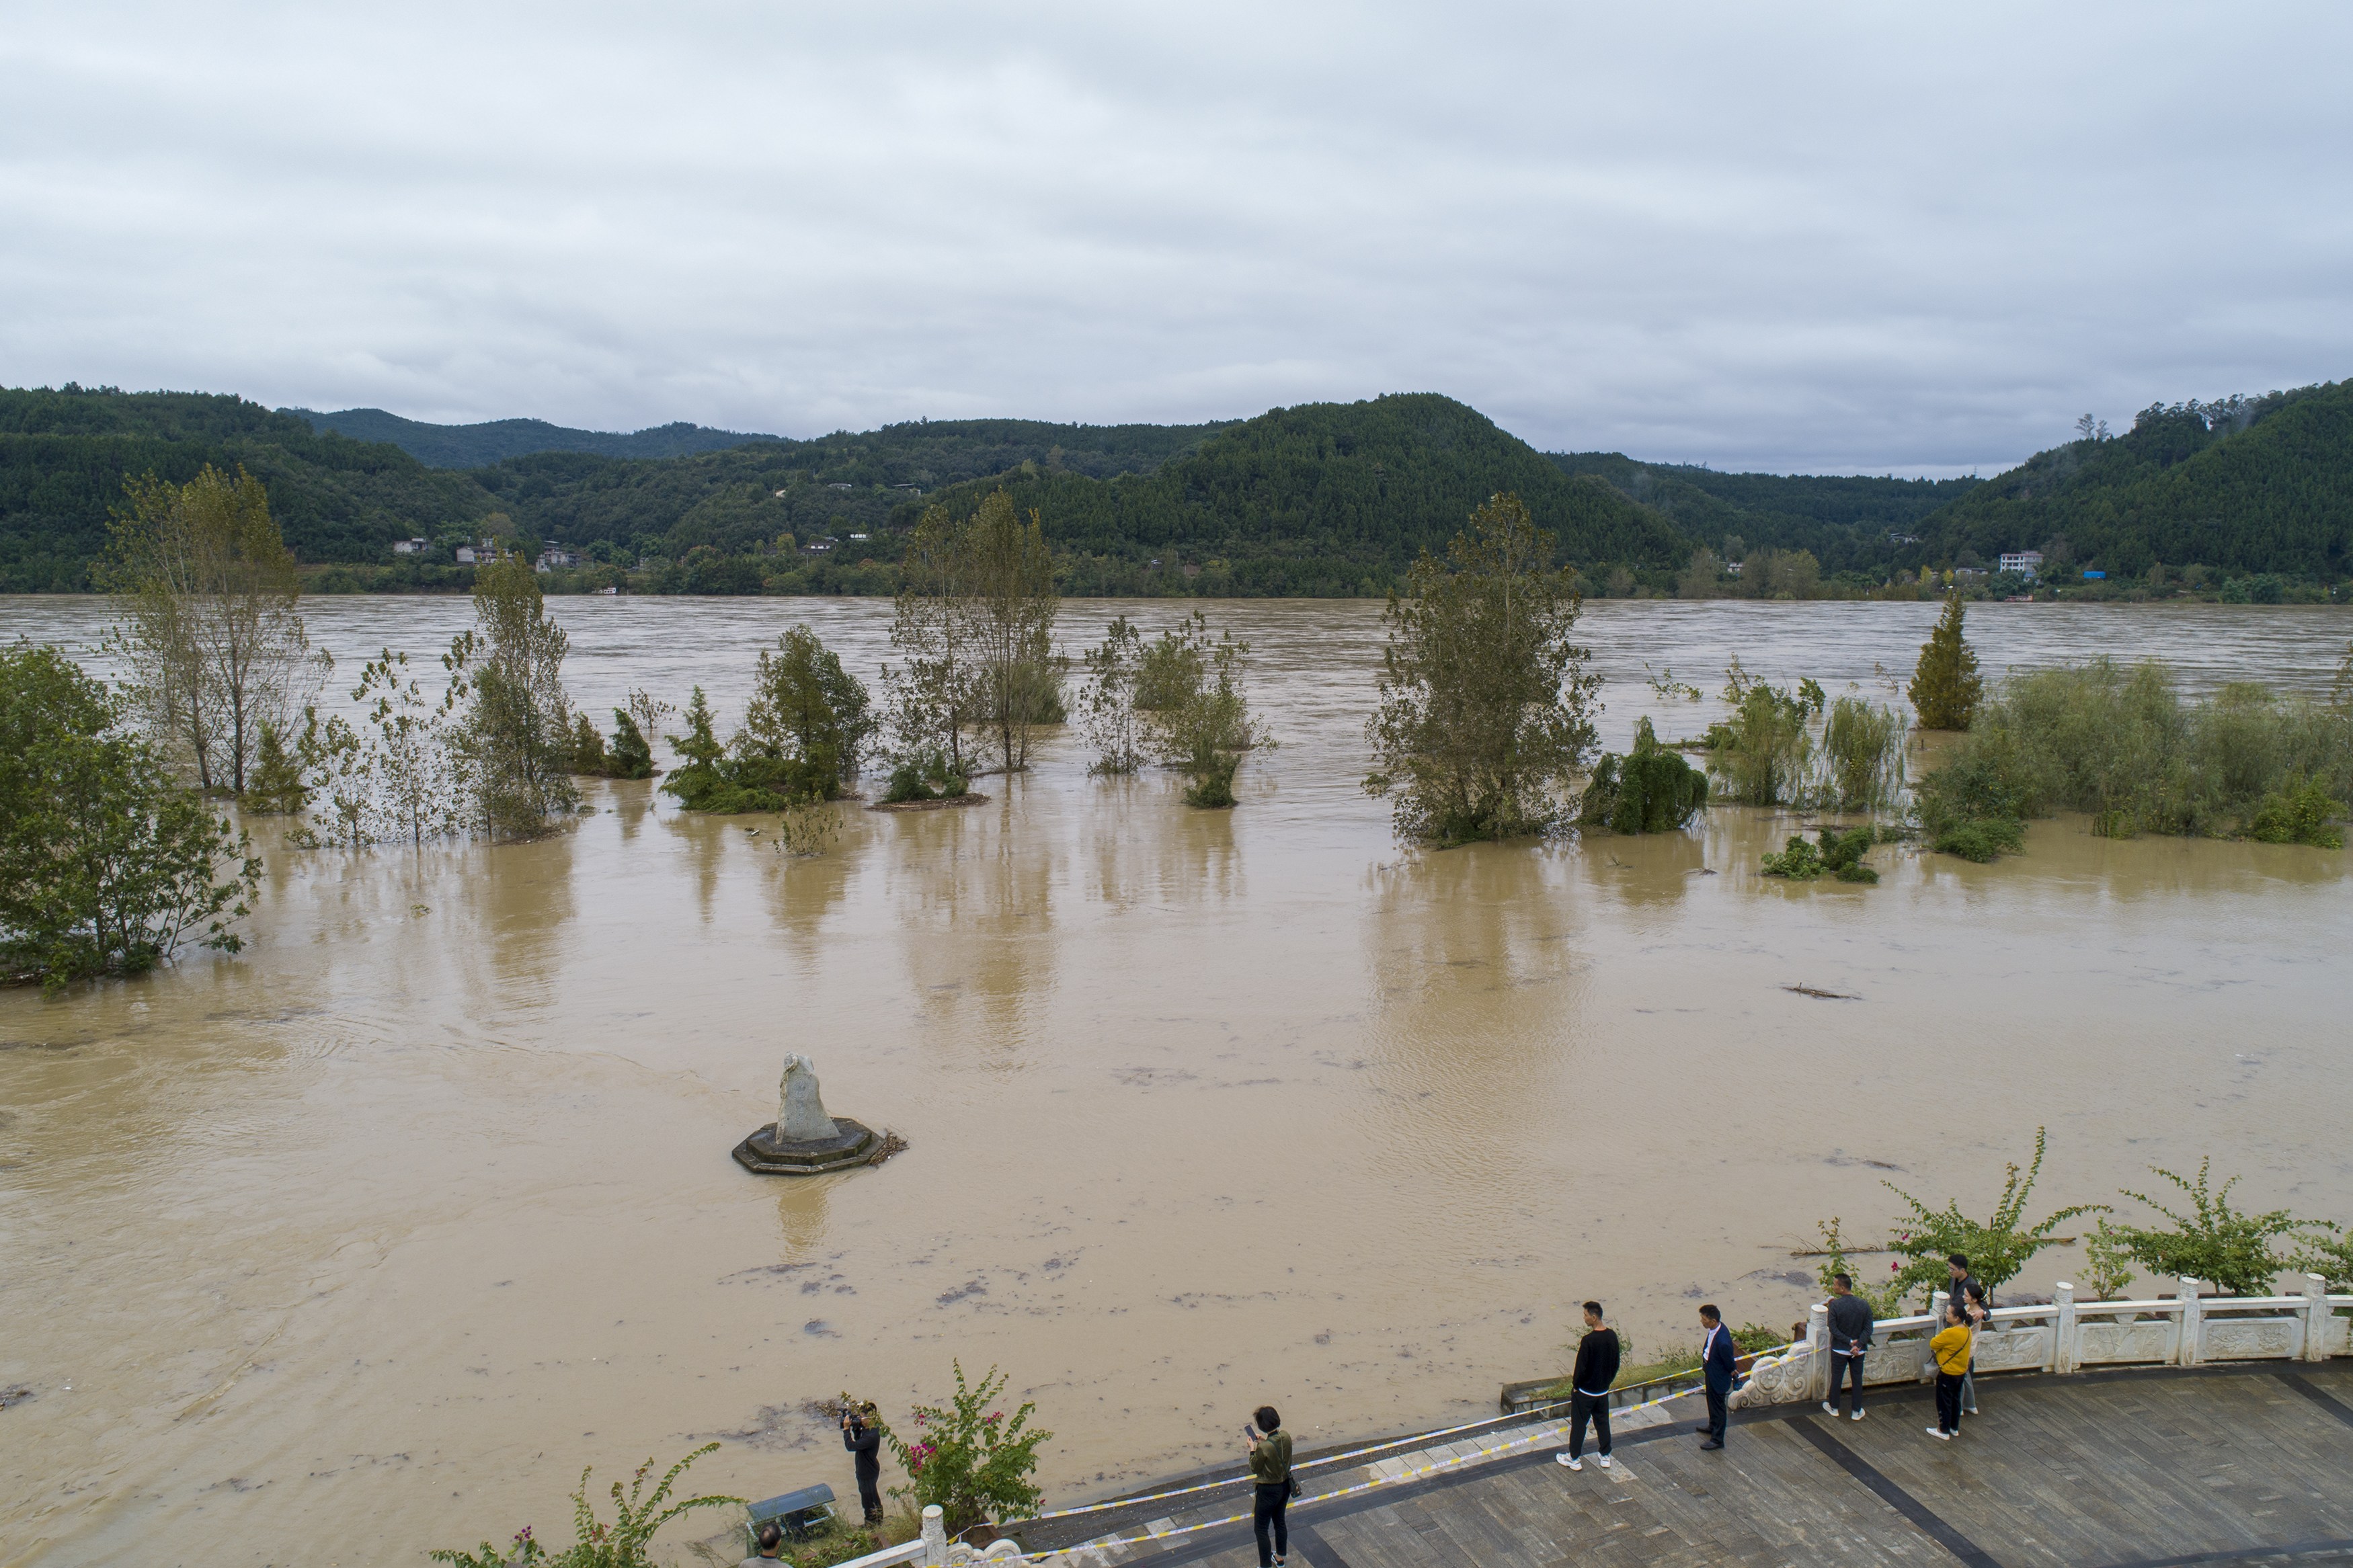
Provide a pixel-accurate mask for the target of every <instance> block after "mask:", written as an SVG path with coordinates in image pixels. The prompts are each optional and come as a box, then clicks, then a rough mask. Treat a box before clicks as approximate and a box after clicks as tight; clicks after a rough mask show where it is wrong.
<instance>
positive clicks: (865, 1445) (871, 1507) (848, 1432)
mask: <svg viewBox="0 0 2353 1568" xmlns="http://www.w3.org/2000/svg"><path fill="white" fill-rule="evenodd" d="M876 1414H877V1412H876V1410H875V1408H874V1406H873V1405H871V1404H867V1405H849V1404H845V1405H843V1407H842V1412H841V1446H842V1447H845V1448H847V1449H849V1451H850V1452H851V1453H852V1454H854V1455H856V1456H857V1457H858V1506H859V1507H860V1509H862V1510H865V1513H866V1522H867V1523H868V1524H870V1525H872V1524H880V1523H881V1522H882V1457H881V1452H880V1450H881V1447H882V1432H881V1423H880V1422H876V1421H871V1420H870V1419H868V1418H869V1417H870V1416H872V1415H876Z"/></svg>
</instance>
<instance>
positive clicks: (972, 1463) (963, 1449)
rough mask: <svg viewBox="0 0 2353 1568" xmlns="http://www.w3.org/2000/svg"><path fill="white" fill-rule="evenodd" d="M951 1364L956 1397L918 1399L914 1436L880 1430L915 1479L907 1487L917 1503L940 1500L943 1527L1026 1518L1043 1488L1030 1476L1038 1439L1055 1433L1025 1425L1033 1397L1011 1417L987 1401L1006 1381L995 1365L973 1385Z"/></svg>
mask: <svg viewBox="0 0 2353 1568" xmlns="http://www.w3.org/2000/svg"><path fill="white" fill-rule="evenodd" d="M955 1381H956V1390H955V1398H954V1399H953V1400H951V1401H950V1402H949V1403H948V1404H947V1405H945V1406H940V1405H917V1406H915V1427H916V1436H915V1440H914V1441H913V1442H912V1443H910V1442H908V1441H906V1440H905V1439H904V1438H902V1437H901V1436H899V1434H897V1433H896V1432H893V1431H892V1430H890V1429H889V1428H888V1427H885V1428H884V1429H883V1433H882V1436H883V1438H884V1440H885V1441H887V1442H888V1443H889V1444H890V1445H891V1449H892V1452H893V1453H895V1454H897V1455H898V1456H899V1462H900V1463H901V1464H902V1465H904V1466H905V1467H906V1468H907V1476H908V1479H909V1480H910V1481H911V1482H912V1483H913V1484H912V1486H911V1487H909V1488H908V1489H907V1490H909V1491H912V1492H913V1495H914V1500H915V1506H916V1507H918V1508H923V1507H927V1506H929V1505H930V1504H933V1503H937V1504H939V1506H940V1513H941V1515H942V1517H943V1519H944V1522H945V1524H946V1525H947V1529H948V1533H949V1534H951V1535H961V1534H962V1533H963V1532H964V1531H967V1530H969V1529H971V1528H972V1527H973V1526H974V1525H976V1524H981V1523H986V1522H989V1521H1003V1520H1008V1519H1018V1518H1023V1517H1026V1516H1027V1515H1028V1514H1029V1513H1030V1512H1031V1511H1032V1510H1035V1509H1036V1508H1037V1506H1038V1500H1039V1497H1040V1496H1041V1495H1042V1494H1041V1493H1040V1492H1039V1489H1037V1488H1036V1487H1035V1486H1032V1485H1031V1484H1030V1482H1029V1477H1030V1474H1031V1472H1033V1471H1035V1470H1036V1469H1037V1468H1038V1445H1039V1444H1040V1443H1043V1442H1045V1441H1046V1440H1047V1439H1048V1438H1050V1437H1051V1436H1053V1434H1052V1433H1051V1432H1046V1431H1033V1430H1031V1429H1030V1427H1029V1416H1030V1413H1031V1412H1033V1411H1035V1410H1036V1409H1037V1408H1038V1406H1037V1405H1035V1404H1034V1403H1030V1402H1024V1403H1023V1405H1021V1407H1020V1408H1019V1409H1018V1410H1016V1411H1015V1412H1014V1413H1013V1415H1012V1417H1011V1418H1010V1419H1009V1420H1008V1418H1007V1417H1006V1415H1005V1412H1004V1411H1003V1410H1001V1409H992V1408H991V1406H992V1405H995V1404H996V1403H997V1397H998V1395H1000V1394H1003V1393H1004V1392H1005V1385H1006V1381H1007V1380H1006V1379H1005V1377H1004V1376H1003V1375H1001V1374H1000V1373H998V1372H997V1369H996V1368H995V1367H993V1366H992V1367H990V1368H989V1369H988V1375H987V1376H986V1377H984V1378H982V1379H981V1380H980V1381H979V1382H978V1383H977V1384H975V1383H970V1382H967V1381H966V1379H965V1373H964V1363H962V1362H957V1363H955Z"/></svg>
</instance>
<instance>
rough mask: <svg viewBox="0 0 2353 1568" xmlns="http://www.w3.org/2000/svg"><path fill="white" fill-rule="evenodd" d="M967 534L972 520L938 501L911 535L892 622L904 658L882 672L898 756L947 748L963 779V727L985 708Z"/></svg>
mask: <svg viewBox="0 0 2353 1568" xmlns="http://www.w3.org/2000/svg"><path fill="white" fill-rule="evenodd" d="M1008 504H1009V503H1008ZM968 531H969V526H968V524H966V523H961V522H958V521H955V519H953V518H951V517H949V515H948V509H947V508H945V507H944V506H939V505H936V504H934V505H933V506H930V507H926V508H925V509H924V510H923V516H922V518H920V519H919V520H918V521H916V523H915V527H914V530H913V532H911V533H910V534H909V535H908V536H907V551H906V554H905V555H904V557H903V558H902V560H901V561H900V563H899V595H898V598H897V600H896V601H895V603H894V605H893V608H892V619H891V646H892V647H893V648H895V649H897V650H898V652H899V655H900V657H901V658H902V660H903V662H902V664H901V665H900V666H899V668H896V669H889V668H886V669H885V670H884V671H883V679H884V680H885V681H886V682H887V683H888V685H889V688H890V697H889V705H890V716H891V728H892V742H893V743H894V751H895V752H896V753H897V754H898V755H900V756H901V757H902V758H905V757H910V756H914V755H918V754H920V753H923V752H928V751H938V752H944V754H945V755H946V757H947V760H948V765H949V767H950V769H951V770H953V771H954V772H955V773H956V774H958V775H959V776H962V775H963V774H965V773H967V772H968V771H969V765H968V763H967V762H966V757H965V749H966V748H965V731H967V730H968V729H970V728H971V727H972V725H973V723H974V721H975V720H976V717H977V715H978V713H979V711H980V709H981V706H982V703H981V699H980V682H979V677H978V674H977V672H976V669H975V668H974V662H973V658H974V656H973V650H972V648H971V647H970V641H971V637H972V635H973V627H972V626H971V615H970V612H969V609H968V606H967V604H966V601H967V600H968V599H969V598H970V596H971V575H972V565H973V563H972V559H971V554H970V552H969V550H968V548H967V544H966V535H967V533H968Z"/></svg>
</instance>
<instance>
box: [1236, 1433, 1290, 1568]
mask: <svg viewBox="0 0 2353 1568" xmlns="http://www.w3.org/2000/svg"><path fill="white" fill-rule="evenodd" d="M1242 1442H1243V1443H1244V1444H1245V1445H1246V1446H1247V1447H1248V1448H1249V1450H1250V1479H1251V1480H1252V1481H1254V1482H1256V1483H1257V1485H1256V1487H1255V1488H1254V1489H1253V1490H1254V1493H1255V1496H1254V1497H1253V1498H1252V1500H1251V1503H1250V1533H1251V1534H1253V1535H1255V1536H1257V1537H1258V1564H1259V1568H1278V1564H1280V1563H1282V1561H1283V1559H1284V1558H1285V1557H1287V1556H1288V1555H1289V1554H1290V1552H1291V1527H1290V1525H1289V1524H1288V1523H1287V1522H1286V1521H1284V1519H1283V1514H1284V1512H1285V1510H1288V1509H1289V1508H1290V1507H1291V1498H1292V1494H1293V1493H1294V1492H1296V1491H1297V1490H1298V1489H1299V1483H1298V1482H1297V1481H1296V1480H1293V1479H1292V1475H1291V1434H1290V1433H1288V1432H1286V1431H1284V1430H1283V1429H1282V1416H1281V1415H1277V1414H1275V1409H1274V1406H1273V1405H1260V1406H1259V1407H1258V1409H1257V1411H1256V1412H1255V1414H1254V1418H1253V1420H1252V1422H1251V1424H1250V1426H1244V1427H1243V1428H1242ZM1270 1530H1271V1531H1272V1534H1273V1536H1274V1542H1273V1545H1272V1546H1271V1547H1270V1546H1269V1545H1268V1544H1267V1536H1268V1533H1269V1531H1270Z"/></svg>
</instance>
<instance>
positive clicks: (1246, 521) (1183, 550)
mask: <svg viewBox="0 0 2353 1568" xmlns="http://www.w3.org/2000/svg"><path fill="white" fill-rule="evenodd" d="M999 485H1003V486H1005V487H1006V488H1007V489H1009V490H1010V491H1011V492H1012V495H1013V500H1014V503H1015V504H1016V505H1017V506H1018V507H1021V508H1024V509H1029V508H1035V509H1036V510H1037V511H1038V512H1039V516H1040V518H1041V520H1042V521H1043V522H1044V525H1045V530H1046V534H1047V537H1048V539H1049V540H1050V542H1052V544H1053V545H1054V548H1055V550H1056V552H1057V553H1058V554H1062V555H1065V556H1066V557H1068V558H1069V562H1070V568H1069V571H1068V573H1067V578H1068V582H1067V584H1066V588H1067V591H1069V592H1072V593H1089V592H1121V591H1125V592H1133V591H1137V589H1138V587H1141V588H1142V589H1143V591H1147V592H1148V591H1150V584H1151V582H1152V580H1153V578H1154V577H1155V575H1156V576H1159V577H1162V578H1165V579H1181V580H1185V581H1189V582H1192V583H1193V584H1194V585H1195V587H1196V589H1197V591H1199V592H1203V593H1233V594H1245V595H1324V596H1329V595H1351V594H1370V593H1374V592H1377V591H1383V590H1386V589H1387V588H1388V586H1389V585H1390V584H1392V583H1393V582H1395V581H1396V580H1397V579H1398V576H1399V575H1401V574H1403V572H1404V570H1405V568H1406V567H1407V566H1408V565H1409V564H1410V563H1412V561H1413V559H1414V557H1415V556H1416V555H1417V554H1418V553H1419V552H1421V551H1423V550H1425V549H1428V550H1430V551H1433V552H1436V551H1442V550H1443V549H1444V548H1445V546H1446V542H1447V541H1448V540H1449V539H1451V537H1452V536H1453V535H1454V533H1455V532H1456V531H1458V530H1459V529H1461V526H1462V524H1463V521H1465V520H1466V519H1467V518H1468V517H1469V516H1470V515H1471V513H1472V510H1475V509H1476V508H1477V507H1478V506H1479V505H1480V503H1482V501H1484V500H1487V498H1488V497H1489V496H1491V495H1493V494H1494V493H1495V492H1496V491H1498V490H1515V491H1517V492H1518V493H1519V495H1520V497H1521V499H1522V500H1525V501H1526V502H1527V504H1528V509H1529V510H1530V511H1531V512H1532V513H1534V515H1535V520H1536V522H1537V525H1538V526H1539V527H1542V528H1544V529H1546V530H1548V531H1551V532H1552V533H1553V535H1554V536H1555V538H1556V540H1557V541H1558V551H1559V555H1560V558H1561V559H1563V560H1566V561H1571V562H1575V563H1578V564H1579V565H1581V566H1586V567H1593V566H1597V565H1609V564H1621V565H1627V566H1634V567H1651V568H1658V569H1664V568H1668V567H1672V565H1674V564H1675V563H1677V562H1678V561H1679V560H1680V559H1681V557H1682V556H1683V553H1684V552H1687V551H1688V550H1689V549H1690V548H1691V545H1690V542H1689V541H1688V540H1686V539H1685V538H1684V537H1683V536H1682V535H1681V534H1679V533H1678V532H1676V531H1675V529H1674V528H1673V526H1672V524H1670V523H1669V522H1668V521H1666V520H1665V519H1664V518H1662V517H1661V516H1660V515H1659V514H1658V513H1657V512H1654V511H1651V510H1649V509H1647V508H1645V507H1642V506H1641V505H1638V504H1637V503H1636V502H1634V501H1633V500H1630V499H1629V498H1628V497H1626V496H1625V495H1623V494H1621V493H1620V492H1619V491H1618V490H1616V489H1612V488H1611V487H1610V486H1609V485H1608V484H1606V483H1604V482H1602V481H1601V480H1599V479H1594V478H1591V477H1586V476H1576V475H1571V474H1567V473H1564V472H1563V471H1562V470H1561V469H1560V468H1559V467H1558V466H1556V464H1555V463H1554V462H1553V461H1552V460H1551V459H1550V458H1546V456H1545V455H1544V454H1543V453H1541V452H1538V451H1537V450H1535V448H1534V447H1530V446H1529V445H1528V444H1527V443H1526V442H1525V441H1522V440H1521V439H1520V438H1519V437H1516V436H1513V435H1510V434H1508V433H1506V432H1504V430H1501V429H1499V428H1497V427H1496V426H1495V424H1494V422H1493V420H1491V419H1489V418H1488V417H1487V416H1484V415H1482V414H1481V413H1480V412H1479V411H1478V410H1476V409H1474V408H1471V407H1467V406H1465V405H1462V404H1460V403H1457V402H1455V401H1454V400H1453V399H1452V398H1450V397H1441V396H1439V395H1435V394H1429V393H1415V394H1399V395H1391V396H1387V397H1377V398H1374V399H1372V400H1370V401H1369V402H1364V403H1311V404H1303V405H1299V406H1297V407H1293V408H1278V409H1275V410H1273V411H1271V413H1267V414H1262V415H1261V416H1259V417H1257V418H1255V419H1250V420H1245V421H1243V422H1242V423H1241V424H1240V425H1236V426H1232V427H1231V428H1229V429H1227V430H1223V431H1220V432H1219V433H1218V434H1217V435H1215V436H1212V437H1209V438H1208V439H1207V440H1205V441H1203V442H1202V443H1201V444H1200V445H1199V447H1197V448H1195V449H1194V450H1192V451H1189V452H1187V453H1184V454H1183V455H1181V456H1178V457H1176V458H1171V459H1170V460H1169V461H1167V462H1166V463H1164V464H1163V465H1161V466H1160V467H1159V468H1157V469H1155V470H1154V471H1153V472H1151V473H1149V474H1134V475H1124V476H1121V477H1118V478H1114V479H1108V480H1103V479H1089V478H1087V477H1085V476H1083V475H1080V474H1074V473H1069V472H1064V471H1060V470H1059V469H1057V468H1055V467H1054V466H1052V465H1029V466H1028V467H1025V468H1022V469H1019V470H1017V471H1015V472H1013V473H1010V474H1007V475H1004V476H1002V477H1001V478H993V479H984V480H979V481H976V482H973V483H968V484H965V485H961V486H956V487H954V488H952V489H948V490H946V491H945V492H944V493H943V494H941V495H939V496H936V497H930V498H924V499H922V500H909V501H907V502H905V503H903V504H902V505H901V506H900V508H899V509H898V510H897V511H896V512H895V513H894V514H893V515H892V523H893V525H894V526H899V527H904V526H906V525H908V524H911V523H912V522H913V521H914V519H915V517H916V516H917V515H919V514H920V512H921V510H922V509H923V506H925V505H928V504H931V503H932V502H933V501H938V502H940V503H943V504H944V505H946V506H947V508H948V509H949V510H950V512H951V513H953V514H956V515H965V514H967V513H969V512H971V511H972V510H975V509H976V508H977V507H978V506H979V504H980V500H981V498H982V497H983V496H985V495H986V494H987V492H988V491H989V490H991V489H996V488H997V487H998V486H999Z"/></svg>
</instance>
